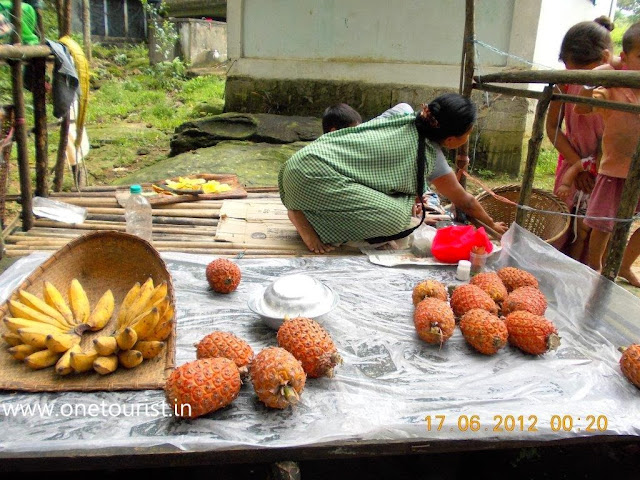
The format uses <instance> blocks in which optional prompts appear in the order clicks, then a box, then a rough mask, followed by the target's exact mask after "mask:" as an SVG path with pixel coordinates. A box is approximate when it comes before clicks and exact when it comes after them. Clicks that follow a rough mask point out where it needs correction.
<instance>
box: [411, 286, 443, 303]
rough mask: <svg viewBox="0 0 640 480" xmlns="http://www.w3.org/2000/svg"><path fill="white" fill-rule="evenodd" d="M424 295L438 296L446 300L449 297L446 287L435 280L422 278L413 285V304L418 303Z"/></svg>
mask: <svg viewBox="0 0 640 480" xmlns="http://www.w3.org/2000/svg"><path fill="white" fill-rule="evenodd" d="M426 297H433V298H438V299H440V300H442V301H443V302H446V301H447V300H448V299H449V297H448V295H447V287H445V286H444V285H443V284H442V283H440V282H439V281H437V280H424V281H422V282H420V283H419V284H417V285H416V286H415V287H413V293H412V299H413V304H414V305H418V303H420V302H421V301H422V300H424V299H425V298H426Z"/></svg>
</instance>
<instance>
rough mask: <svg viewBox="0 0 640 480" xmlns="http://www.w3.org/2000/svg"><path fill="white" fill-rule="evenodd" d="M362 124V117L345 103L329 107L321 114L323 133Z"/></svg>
mask: <svg viewBox="0 0 640 480" xmlns="http://www.w3.org/2000/svg"><path fill="white" fill-rule="evenodd" d="M360 123H362V117H361V116H360V114H359V113H358V112H357V111H356V110H354V109H353V108H352V107H350V106H349V105H347V104H346V103H338V104H337V105H331V106H330V107H327V109H326V110H325V111H324V113H323V114H322V131H323V132H324V133H327V132H330V131H331V130H332V129H333V130H340V129H341V128H347V127H351V126H353V125H359V124H360Z"/></svg>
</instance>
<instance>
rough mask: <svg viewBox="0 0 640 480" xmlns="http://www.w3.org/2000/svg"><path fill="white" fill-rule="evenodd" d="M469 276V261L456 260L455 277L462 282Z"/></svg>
mask: <svg viewBox="0 0 640 480" xmlns="http://www.w3.org/2000/svg"><path fill="white" fill-rule="evenodd" d="M470 277H471V262H470V261H469V260H460V261H459V262H458V269H457V270H456V278H457V279H458V280H461V281H463V282H465V281H467V280H469V278H470Z"/></svg>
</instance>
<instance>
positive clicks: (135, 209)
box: [124, 185, 152, 242]
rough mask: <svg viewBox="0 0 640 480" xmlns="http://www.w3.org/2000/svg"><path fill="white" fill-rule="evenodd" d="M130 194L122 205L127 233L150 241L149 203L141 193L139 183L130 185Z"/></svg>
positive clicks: (150, 219) (150, 220)
mask: <svg viewBox="0 0 640 480" xmlns="http://www.w3.org/2000/svg"><path fill="white" fill-rule="evenodd" d="M129 191H130V192H131V195H130V196H129V198H128V199H127V202H126V203H125V205H124V209H125V212H124V218H125V220H126V222H127V233H131V234H133V235H137V236H138V237H140V238H142V239H144V240H146V241H147V242H151V223H152V218H151V204H150V203H149V201H148V200H147V199H146V198H144V196H143V195H142V187H141V186H140V185H131V188H130V190H129Z"/></svg>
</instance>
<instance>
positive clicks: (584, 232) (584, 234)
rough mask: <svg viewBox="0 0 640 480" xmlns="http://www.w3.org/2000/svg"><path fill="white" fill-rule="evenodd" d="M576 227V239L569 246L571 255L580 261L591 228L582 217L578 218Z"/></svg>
mask: <svg viewBox="0 0 640 480" xmlns="http://www.w3.org/2000/svg"><path fill="white" fill-rule="evenodd" d="M576 228H577V231H576V241H575V242H573V243H572V244H571V246H570V247H569V256H570V257H571V258H573V259H574V260H578V261H580V259H581V258H582V253H583V251H584V246H585V243H586V241H587V238H588V237H589V232H590V231H591V229H590V228H589V227H587V226H586V225H585V224H584V222H583V221H582V219H581V218H579V219H578V221H577V226H576Z"/></svg>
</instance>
